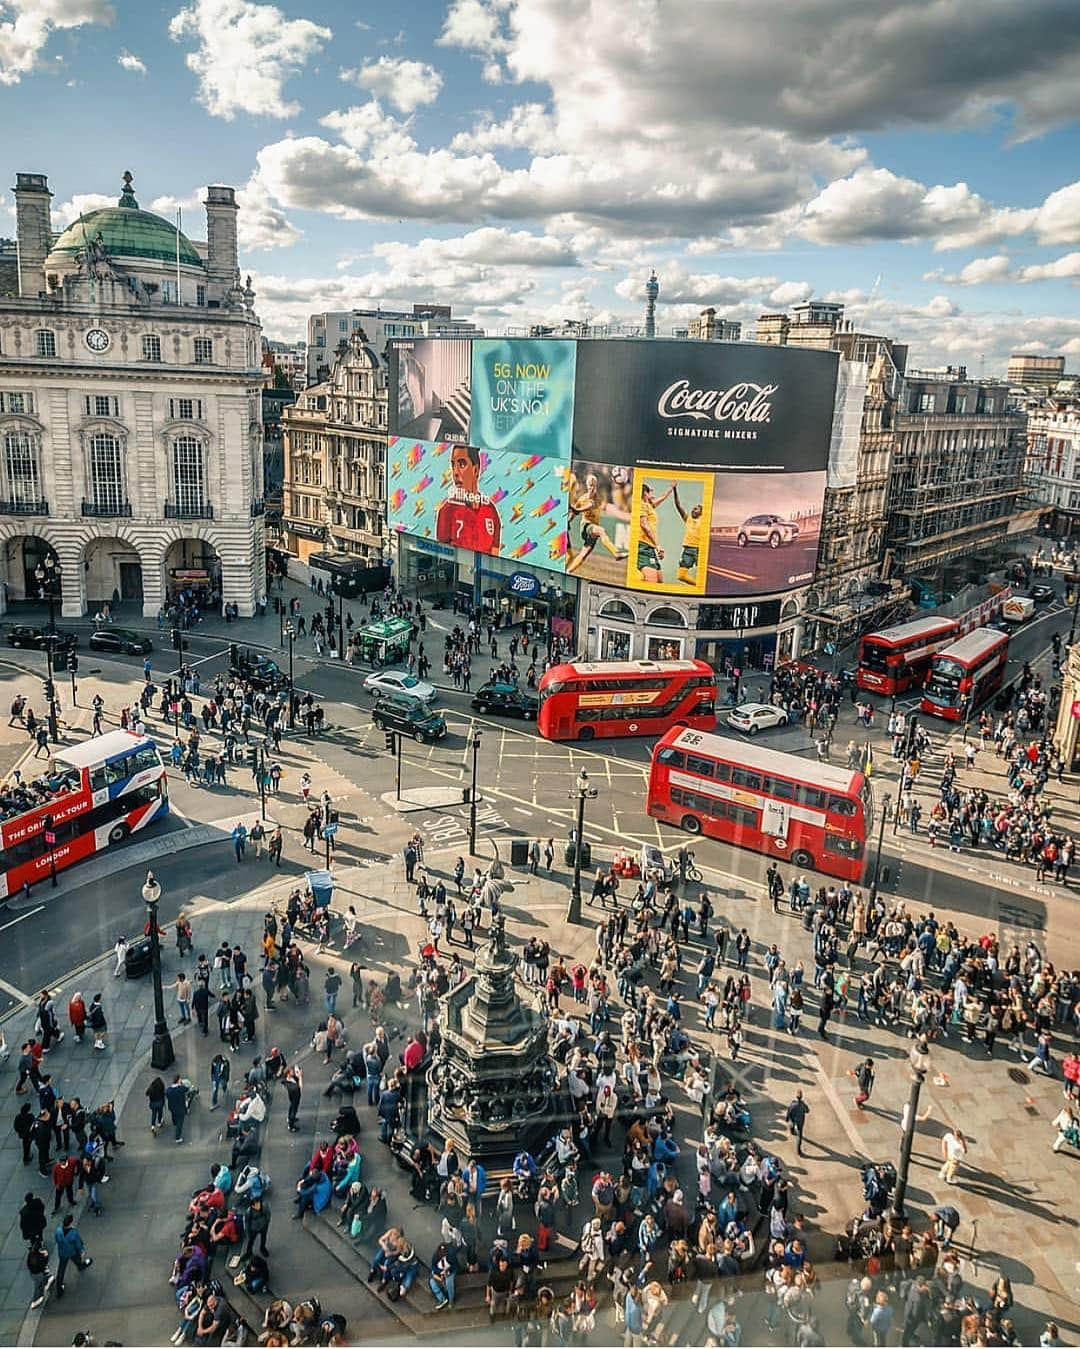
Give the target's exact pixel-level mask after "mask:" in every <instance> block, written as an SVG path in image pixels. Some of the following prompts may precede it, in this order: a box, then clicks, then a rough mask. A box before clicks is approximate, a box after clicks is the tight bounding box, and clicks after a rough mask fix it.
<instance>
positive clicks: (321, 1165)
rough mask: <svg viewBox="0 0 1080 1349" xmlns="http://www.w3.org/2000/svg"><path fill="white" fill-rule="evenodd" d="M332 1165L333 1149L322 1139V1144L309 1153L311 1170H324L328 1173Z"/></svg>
mask: <svg viewBox="0 0 1080 1349" xmlns="http://www.w3.org/2000/svg"><path fill="white" fill-rule="evenodd" d="M333 1165H334V1149H333V1148H332V1147H331V1146H330V1144H329V1143H327V1142H325V1141H324V1142H323V1144H322V1146H321V1147H318V1148H316V1149H315V1151H314V1152H313V1153H312V1155H311V1169H312V1170H313V1171H325V1172H326V1174H327V1175H329V1174H330V1172H331V1170H332V1168H333Z"/></svg>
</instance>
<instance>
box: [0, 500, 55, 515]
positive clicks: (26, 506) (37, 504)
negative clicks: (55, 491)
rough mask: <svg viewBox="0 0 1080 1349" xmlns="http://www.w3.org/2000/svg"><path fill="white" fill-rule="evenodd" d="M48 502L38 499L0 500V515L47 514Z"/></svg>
mask: <svg viewBox="0 0 1080 1349" xmlns="http://www.w3.org/2000/svg"><path fill="white" fill-rule="evenodd" d="M48 513H49V503H48V502H47V501H45V500H44V499H42V500H40V501H0V515H48Z"/></svg>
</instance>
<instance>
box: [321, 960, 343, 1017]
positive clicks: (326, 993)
mask: <svg viewBox="0 0 1080 1349" xmlns="http://www.w3.org/2000/svg"><path fill="white" fill-rule="evenodd" d="M340 991H341V975H340V974H338V972H337V970H336V969H335V968H334V966H333V965H331V966H330V968H329V969H328V970H327V971H326V981H325V983H324V984H323V1002H324V1004H325V1005H326V1011H327V1014H328V1015H329V1016H333V1015H334V1014H335V1012H336V1011H337V997H338V993H339V992H340Z"/></svg>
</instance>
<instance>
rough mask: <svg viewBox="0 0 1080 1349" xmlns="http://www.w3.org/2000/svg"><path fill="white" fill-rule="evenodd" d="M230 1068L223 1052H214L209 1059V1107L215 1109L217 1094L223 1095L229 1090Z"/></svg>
mask: <svg viewBox="0 0 1080 1349" xmlns="http://www.w3.org/2000/svg"><path fill="white" fill-rule="evenodd" d="M231 1072H232V1069H231V1067H230V1065H229V1060H228V1059H227V1058H226V1057H225V1055H224V1054H215V1055H214V1057H213V1058H212V1059H211V1060H210V1109H211V1110H216V1109H217V1106H218V1096H224V1095H225V1093H226V1092H227V1091H228V1090H229V1075H230V1073H231Z"/></svg>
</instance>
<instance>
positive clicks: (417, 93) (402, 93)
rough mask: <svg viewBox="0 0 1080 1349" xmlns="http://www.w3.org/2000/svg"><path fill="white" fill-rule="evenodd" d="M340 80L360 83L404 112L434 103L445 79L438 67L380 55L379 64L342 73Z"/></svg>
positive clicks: (368, 64) (377, 62)
mask: <svg viewBox="0 0 1080 1349" xmlns="http://www.w3.org/2000/svg"><path fill="white" fill-rule="evenodd" d="M340 78H341V79H343V80H345V81H346V83H348V84H358V85H359V86H360V88H361V89H367V90H368V92H369V93H372V94H374V95H375V96H376V98H380V99H383V100H384V101H385V102H387V103H391V104H392V105H393V106H394V107H395V108H397V110H398V111H399V112H404V113H410V112H415V111H416V109H417V108H419V107H421V106H423V105H424V104H426V103H434V102H435V100H436V99H437V98H438V97H439V92H440V90H441V89H442V86H443V78H442V76H441V75H440V74H439V72H438V71H437V70H436V69H435V67H434V66H429V65H428V64H427V62H426V61H406V60H404V59H399V58H398V57H396V56H380V57H379V59H378V60H377V61H365V63H364V64H363V65H362V66H361V67H360V68H359V69H358V70H342V71H341V72H340Z"/></svg>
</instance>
